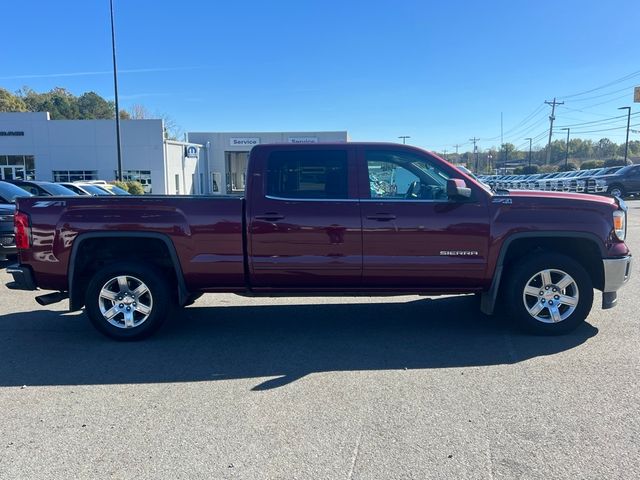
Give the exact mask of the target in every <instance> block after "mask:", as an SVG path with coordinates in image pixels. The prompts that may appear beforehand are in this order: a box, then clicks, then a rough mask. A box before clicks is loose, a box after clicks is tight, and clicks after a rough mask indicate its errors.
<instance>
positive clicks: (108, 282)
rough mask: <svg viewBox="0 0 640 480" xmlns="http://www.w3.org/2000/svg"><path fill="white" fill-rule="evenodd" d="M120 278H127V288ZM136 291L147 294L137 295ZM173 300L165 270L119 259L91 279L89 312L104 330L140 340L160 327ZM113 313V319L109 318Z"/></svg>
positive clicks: (86, 300) (88, 290) (87, 300)
mask: <svg viewBox="0 0 640 480" xmlns="http://www.w3.org/2000/svg"><path fill="white" fill-rule="evenodd" d="M118 277H120V278H124V279H125V280H124V284H125V285H126V287H124V286H122V285H123V284H121V283H120V281H119V280H118ZM114 280H115V283H114ZM141 284H143V286H144V287H145V288H146V289H144V288H142V287H141V286H140V285H141ZM103 289H104V290H103ZM136 291H137V292H144V293H141V294H140V295H137V294H136ZM123 292H124V293H123ZM127 292H128V293H127ZM105 295H107V296H111V295H114V296H115V298H113V299H111V298H106V297H105ZM123 297H124V298H123ZM172 299H173V296H172V295H171V293H170V290H169V283H168V282H167V280H166V279H165V275H163V273H162V272H160V271H159V270H157V269H155V268H153V267H150V266H146V265H143V264H141V263H137V262H119V263H114V264H112V265H109V266H106V267H104V268H103V269H102V270H99V271H98V272H97V273H96V274H95V275H94V276H93V277H92V278H91V280H90V281H89V285H88V286H87V292H86V297H85V311H86V313H87V315H88V317H89V320H91V323H92V324H93V326H94V327H95V328H96V329H98V331H100V333H102V334H104V335H106V336H108V337H110V338H113V339H115V340H140V339H143V338H146V337H148V336H150V335H151V334H153V333H154V332H155V331H156V330H157V329H158V328H160V326H161V325H162V323H163V322H164V321H165V319H166V317H167V315H168V313H169V311H170V310H171V307H172V306H173V300H172ZM143 307H144V308H143ZM127 308H129V309H130V310H128V311H127V310H126V309H127ZM103 310H106V312H105V314H103ZM147 311H148V313H147ZM114 312H116V313H115V315H114ZM125 312H126V316H125ZM111 315H114V316H113V318H111V319H108V318H107V316H111ZM126 323H129V325H128V326H127V325H126Z"/></svg>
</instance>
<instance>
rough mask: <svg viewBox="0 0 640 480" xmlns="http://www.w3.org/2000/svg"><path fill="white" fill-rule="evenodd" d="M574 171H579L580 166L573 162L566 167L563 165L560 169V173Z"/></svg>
mask: <svg viewBox="0 0 640 480" xmlns="http://www.w3.org/2000/svg"><path fill="white" fill-rule="evenodd" d="M574 170H578V166H577V165H576V164H575V163H573V162H569V163H567V164H566V165H565V164H564V163H563V164H562V165H560V166H559V167H558V171H559V172H573V171H574Z"/></svg>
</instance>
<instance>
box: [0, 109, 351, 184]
mask: <svg viewBox="0 0 640 480" xmlns="http://www.w3.org/2000/svg"><path fill="white" fill-rule="evenodd" d="M120 130H121V151H122V172H123V177H124V179H125V180H138V181H140V182H141V183H142V184H143V186H144V188H145V190H146V191H147V192H152V193H158V194H179V195H185V194H227V193H229V194H241V193H242V192H243V191H244V183H245V170H246V164H247V158H248V154H249V151H250V150H251V148H252V147H253V146H254V145H258V144H265V143H318V142H346V141H348V134H347V132H346V131H337V132H234V133H219V132H190V133H187V134H186V137H187V141H185V142H178V141H173V140H166V139H165V138H164V125H163V122H162V120H122V121H121V122H120ZM116 172H117V148H116V134H115V122H114V121H113V120H51V119H50V118H49V114H48V113H47V112H36V113H30V112H29V113H25V112H9V113H6V112H2V113H0V179H16V178H27V179H35V180H45V181H75V180H113V179H115V178H116Z"/></svg>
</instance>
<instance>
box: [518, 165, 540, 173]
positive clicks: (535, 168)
mask: <svg viewBox="0 0 640 480" xmlns="http://www.w3.org/2000/svg"><path fill="white" fill-rule="evenodd" d="M539 170H540V168H539V167H538V165H531V166H529V165H527V166H526V167H522V173H524V174H525V175H532V174H534V173H538V171H539Z"/></svg>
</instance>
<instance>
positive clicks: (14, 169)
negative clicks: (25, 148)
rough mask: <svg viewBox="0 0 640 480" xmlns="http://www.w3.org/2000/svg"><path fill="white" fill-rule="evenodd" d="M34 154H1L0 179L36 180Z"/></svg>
mask: <svg viewBox="0 0 640 480" xmlns="http://www.w3.org/2000/svg"><path fill="white" fill-rule="evenodd" d="M35 178H36V170H35V161H34V157H33V155H0V180H17V179H21V180H34V179H35Z"/></svg>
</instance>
